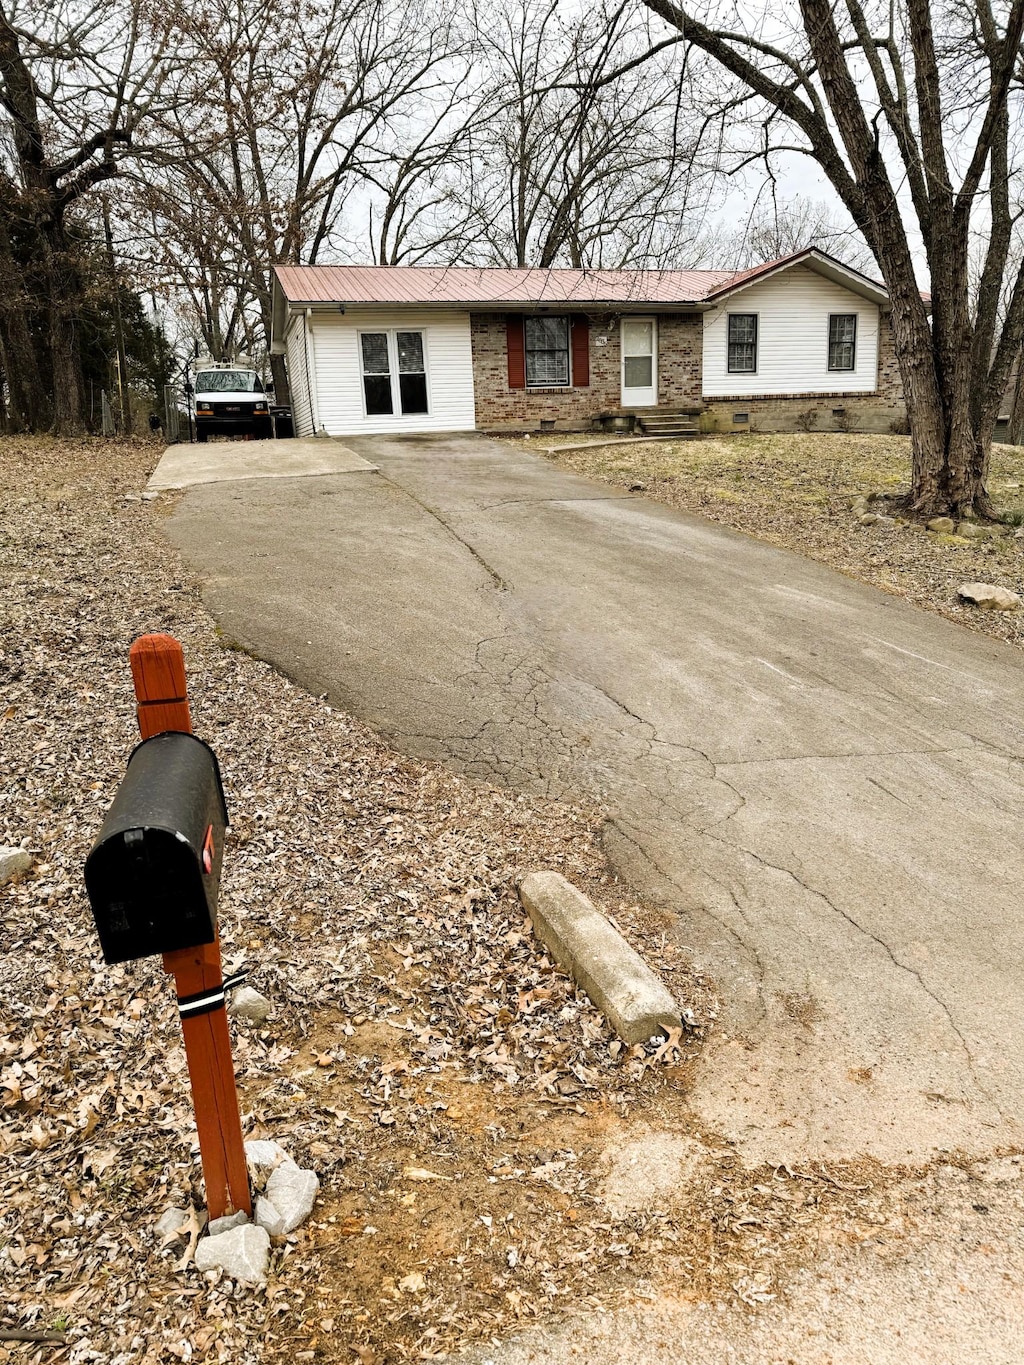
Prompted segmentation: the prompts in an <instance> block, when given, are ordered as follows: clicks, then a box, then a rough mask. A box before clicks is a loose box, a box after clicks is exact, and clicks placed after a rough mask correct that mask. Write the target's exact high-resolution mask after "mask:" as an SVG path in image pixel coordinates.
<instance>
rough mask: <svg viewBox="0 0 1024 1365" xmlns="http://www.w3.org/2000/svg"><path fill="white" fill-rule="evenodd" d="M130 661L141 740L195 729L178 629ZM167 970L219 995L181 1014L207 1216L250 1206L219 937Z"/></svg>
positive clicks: (138, 646)
mask: <svg viewBox="0 0 1024 1365" xmlns="http://www.w3.org/2000/svg"><path fill="white" fill-rule="evenodd" d="M129 660H130V662H131V668H132V679H133V681H134V683H135V697H136V700H137V702H138V717H139V731H140V732H141V734H142V738H143V739H150V738H151V737H152V736H153V735H160V734H163V733H164V732H165V731H167V730H184V731H185V732H186V733H187V734H191V733H192V718H191V716H190V715H189V709H188V690H187V687H186V683H185V656H184V652H183V650H182V648H181V645H180V644H179V643H178V641H177V640H176V639H175V638H174V636H173V635H143V636H140V638H139V639H138V640H136V641H135V643H134V644H133V645H132V647H131V651H130V653H129ZM164 971H166V972H170V973H172V974H173V976H174V983H175V986H176V988H177V993H178V1000H179V1001H181V1000H184V999H187V998H188V997H190V996H198V995H208V994H212V995H213V996H214V997H215V998H216V995H217V993H218V992H220V994H221V1002H220V1004H219V1005H217V1007H216V1008H214V1009H211V1010H209V1011H208V1012H206V1013H203V1014H195V1015H191V1016H188V1017H184V1018H182V1021H181V1031H182V1033H183V1034H184V1037H185V1056H186V1058H187V1059H188V1074H189V1080H190V1081H191V1083H192V1100H193V1104H194V1106H195V1114H196V1127H197V1128H198V1130H199V1152H200V1156H201V1157H202V1162H203V1179H204V1180H205V1182H206V1206H207V1209H208V1210H209V1214H210V1218H211V1219H213V1218H220V1217H221V1216H222V1215H223V1214H225V1213H230V1212H232V1211H233V1210H235V1209H244V1211H245V1212H246V1213H249V1214H251V1213H252V1196H251V1194H250V1191H249V1173H248V1170H247V1169H246V1164H245V1145H244V1143H243V1141H242V1121H241V1117H240V1115H239V1112H238V1092H237V1090H236V1089H235V1070H234V1065H233V1063H232V1060H231V1038H230V1035H229V1033H228V1019H227V1012H226V1010H225V1008H224V1003H223V991H222V989H221V988H222V986H223V982H224V977H223V973H222V971H221V959H220V939H219V937H218V938H217V939H216V940H215V941H214V942H213V943H207V944H204V945H203V946H202V947H199V948H181V949H179V950H178V951H177V952H173V953H164Z"/></svg>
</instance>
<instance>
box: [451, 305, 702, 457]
mask: <svg viewBox="0 0 1024 1365" xmlns="http://www.w3.org/2000/svg"><path fill="white" fill-rule="evenodd" d="M588 321H589V323H590V383H589V384H588V385H585V386H583V387H581V388H558V389H510V388H509V385H508V349H507V346H508V342H507V336H508V333H507V314H505V313H474V314H472V316H471V318H470V333H471V336H472V343H473V384H474V389H475V394H476V425H477V427H478V428H480V429H481V430H484V431H536V430H537V429H538V428H539V427H540V424H541V422H553V423H554V429H555V430H558V431H586V430H587V429H588V428H590V427H591V426H593V425H594V424H595V423H596V422H597V421H598V419H599V417H600V416H601V414H602V413H609V412H620V411H621V410H622V401H621V400H622V390H621V381H620V349H619V315H618V314H603V315H597V314H595V315H591V316H590V317H589V318H588ZM701 328H702V324H701V316H700V314H699V313H679V314H668V315H664V316H661V317H659V318H658V409H665V410H671V409H673V408H677V407H699V406H700V402H701V397H700V388H701V348H702V344H703V342H702V337H703V333H702V330H701ZM656 410H657V409H648V411H656Z"/></svg>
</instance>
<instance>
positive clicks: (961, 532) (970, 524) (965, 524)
mask: <svg viewBox="0 0 1024 1365" xmlns="http://www.w3.org/2000/svg"><path fill="white" fill-rule="evenodd" d="M956 533H957V535H958V536H962V537H963V539H964V540H988V527H987V526H979V525H978V523H977V522H976V521H962V522H961V523H960V525H959V526H958V527H957V528H956Z"/></svg>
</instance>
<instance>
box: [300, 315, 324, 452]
mask: <svg viewBox="0 0 1024 1365" xmlns="http://www.w3.org/2000/svg"><path fill="white" fill-rule="evenodd" d="M311 342H312V344H313V373H314V374H316V343H315V342H313V310H312V308H307V309H306V312H305V316H304V317H303V319H302V358H303V361H304V362H305V367H306V392H307V393H308V394H309V420H310V421H311V422H312V423H313V435H314V436H316V435H317V434H318V433H319V431H320V404H319V402H318V401H317V400H316V389H315V388H314V386H313V381H312V378H311V377H310V373H309V347H310V343H311Z"/></svg>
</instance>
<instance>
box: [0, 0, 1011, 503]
mask: <svg viewBox="0 0 1024 1365" xmlns="http://www.w3.org/2000/svg"><path fill="white" fill-rule="evenodd" d="M1022 33H1024V0H1013V3H1008V4H1004V5H1001V6H994V5H992V4H991V3H990V0H972V2H971V3H969V4H967V5H949V6H947V5H940V4H929V3H927V0H904V3H901V4H899V5H896V6H890V5H888V4H884V5H883V4H880V3H879V4H877V5H865V4H863V3H860V0H843V3H841V4H840V5H839V6H838V7H834V8H833V7H830V6H829V5H828V4H827V3H824V0H802V3H801V6H800V17H799V19H797V18H796V16H795V15H794V17H793V20H792V21H790V20H788V19H783V18H778V17H772V16H770V15H768V14H767V12H766V13H765V14H762V15H756V14H755V15H753V16H752V18H751V22H750V26H749V27H742V26H740V21H739V20H738V19H737V17H736V12H735V10H734V9H733V8H732V7H723V8H722V11H721V15H718V14H717V13H716V9H715V6H713V5H704V6H700V7H696V8H694V9H686V8H684V7H682V6H679V5H676V4H674V3H671V0H646V3H642V2H641V0H629V2H628V3H620V4H615V3H610V4H606V5H603V6H602V5H599V6H579V5H576V4H570V3H567V2H566V0H497V3H495V4H493V5H488V6H487V7H482V6H481V7H477V6H475V5H474V6H469V7H466V6H463V5H459V4H456V3H454V0H426V2H425V3H413V0H348V2H347V3H345V4H342V3H340V0H328V2H327V3H325V4H324V5H321V6H316V7H308V6H304V5H299V4H298V3H297V2H296V0H251V3H243V0H214V3H212V4H211V5H207V6H203V7H201V8H199V9H195V8H191V9H179V10H177V11H175V12H174V13H171V14H168V15H163V14H161V13H159V12H158V11H156V10H155V9H154V8H153V7H151V6H149V5H147V4H145V3H143V0H112V3H110V4H105V5H102V6H101V5H99V4H90V3H89V0H59V3H57V4H56V5H53V4H48V3H46V2H45V0H20V2H19V0H15V2H14V3H11V0H3V3H0V100H2V105H3V108H4V111H5V114H6V120H7V129H8V137H7V138H6V139H5V142H4V151H5V164H4V171H3V178H2V182H0V367H2V370H3V377H4V384H3V389H2V392H3V398H4V409H3V413H2V414H0V416H2V420H3V421H4V423H5V424H6V426H7V427H8V428H9V429H25V428H27V429H44V428H47V427H50V428H52V429H54V430H57V431H76V430H81V429H83V428H84V427H85V426H86V425H88V424H90V422H92V421H93V420H94V412H95V391H96V389H97V387H101V386H102V385H103V383H104V382H107V383H109V374H110V363H111V357H113V356H114V355H116V354H118V353H120V361H119V366H120V370H121V377H122V379H124V382H126V383H129V384H138V385H139V386H140V387H147V386H148V387H149V388H150V390H151V391H152V390H153V389H154V387H155V386H156V385H157V384H159V383H162V382H166V381H167V380H168V379H170V378H171V369H172V365H171V355H170V349H169V345H168V342H167V339H166V335H165V331H164V327H163V326H162V325H161V324H166V327H167V329H168V330H169V331H171V332H173V335H174V339H175V340H176V341H177V342H179V343H180V342H182V341H185V342H191V341H192V340H193V339H194V340H195V341H197V342H198V343H200V344H201V346H202V349H203V350H204V351H209V352H210V353H211V354H212V355H214V356H215V357H218V356H224V355H230V354H232V353H234V352H237V351H248V352H251V353H254V354H256V355H258V356H262V355H266V354H267V351H268V345H267V341H268V335H269V328H270V300H271V291H270V268H271V267H272V266H273V265H274V264H289V263H301V264H312V263H317V262H324V261H345V260H349V261H367V260H372V261H375V262H377V263H380V264H389V265H397V264H413V263H417V262H442V263H452V264H479V265H541V266H552V265H571V266H595V267H596V266H604V267H616V266H654V267H657V266H691V267H692V266H701V265H714V266H717V267H728V266H742V265H744V264H747V263H749V262H750V261H752V260H757V259H768V258H770V257H771V256H773V255H776V254H779V253H780V252H781V251H785V250H787V249H791V248H793V247H795V246H798V245H807V244H809V243H810V242H818V243H820V244H822V245H824V246H825V248H826V249H828V250H830V251H832V252H833V254H838V255H840V256H843V257H844V258H845V259H847V260H852V262H853V263H855V264H857V265H858V266H860V267H862V268H864V267H867V268H869V269H873V268H874V266H873V263H872V257H873V258H874V261H875V262H877V270H878V271H879V272H880V273H881V275H882V277H883V279H884V281H885V284H886V286H887V288H888V290H889V292H890V295H891V297H892V300H893V314H892V317H893V327H894V334H895V338H896V343H897V348H898V353H899V359H900V367H901V374H902V378H903V384H904V389H905V392H906V396H907V401H908V406H909V410H910V417H911V425H912V430H913V448H914V468H913V505H914V507H915V508H916V509H917V510H918V511H920V512H922V513H923V512H934V511H937V510H949V509H953V510H957V511H963V510H966V509H968V508H970V507H972V506H973V507H974V508H975V509H976V510H978V511H980V512H982V513H991V512H992V511H993V510H994V509H993V508H992V506H991V503H990V501H989V500H988V498H987V495H986V493H985V478H986V471H987V461H988V450H989V446H990V442H991V434H992V429H993V426H994V422H995V418H996V416H997V415H998V409H999V403H1000V401H1001V398H1002V395H1003V392H1004V390H1005V388H1006V384H1007V382H1008V379H1009V376H1010V373H1011V367H1012V365H1013V362H1014V360H1015V358H1016V357H1017V355H1018V353H1019V351H1020V347H1021V342H1022V339H1024V276H1022V273H1021V261H1022V253H1021V250H1020V236H1019V231H1018V228H1019V217H1020V205H1019V202H1018V200H1019V164H1020V156H1019V153H1020V145H1019V142H1020V91H1021V75H1022V73H1021V67H1020V58H1019V53H1020V43H1021V37H1022ZM796 154H802V155H805V156H807V157H809V158H810V159H811V160H813V161H815V162H817V164H818V166H819V167H820V168H821V170H822V171H823V172H824V175H825V176H826V177H827V179H828V181H829V182H830V184H831V186H832V188H833V190H834V191H835V194H836V196H837V198H838V201H839V203H840V204H841V205H842V206H843V207H842V209H839V208H838V207H837V208H836V209H834V210H833V209H829V208H827V207H825V206H822V205H819V204H816V203H811V202H809V201H807V200H803V199H801V200H797V201H793V200H788V201H787V199H786V197H785V195H784V194H782V193H780V192H779V190H778V174H779V167H780V165H781V164H782V163H781V161H780V158H783V157H789V158H790V160H791V161H792V159H793V158H794V156H795V155H796ZM752 175H756V176H760V177H761V179H762V181H763V192H762V193H761V194H760V195H758V196H757V197H756V198H755V201H754V208H753V211H752V212H751V211H750V210H749V208H747V207H745V208H744V212H743V215H742V216H741V218H740V219H739V221H732V220H730V218H729V216H728V212H727V210H728V206H729V204H730V203H731V202H732V200H731V199H730V195H731V194H732V193H733V190H734V187H735V186H736V185H739V184H740V183H741V181H740V180H739V179H736V178H733V177H739V176H746V181H745V183H746V184H747V185H748V186H749V184H750V179H751V176H752ZM104 202H106V203H108V204H109V212H110V216H111V220H112V225H113V229H112V235H111V242H110V249H108V248H107V246H106V245H105V242H104V232H103V226H102V224H103V203H104ZM746 202H749V199H748V200H747V201H746ZM843 210H845V214H847V215H848V220H846V219H844V216H843ZM919 277H920V278H919ZM925 279H926V280H927V282H928V283H929V284H930V293H931V304H930V306H929V303H928V301H927V300H925V299H922V296H921V292H920V284H921V282H922V281H923V280H925ZM142 300H145V301H146V307H145V308H143V305H142ZM158 318H159V319H160V320H161V323H160V324H158V323H157V321H156V319H158ZM126 320H127V321H126ZM118 334H119V335H118ZM126 370H127V372H128V373H127V376H126V375H125V374H124V372H125V371H126ZM273 377H274V382H275V387H276V388H277V391H278V395H279V398H282V399H284V398H286V396H287V389H286V378H285V374H284V369H283V363H282V362H281V360H280V359H279V358H275V359H274V361H273Z"/></svg>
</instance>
